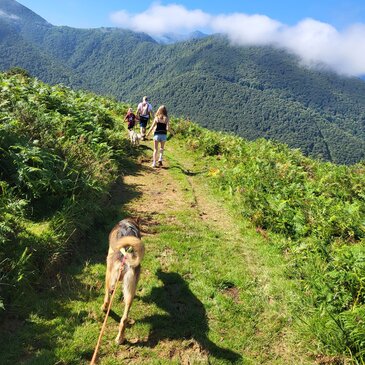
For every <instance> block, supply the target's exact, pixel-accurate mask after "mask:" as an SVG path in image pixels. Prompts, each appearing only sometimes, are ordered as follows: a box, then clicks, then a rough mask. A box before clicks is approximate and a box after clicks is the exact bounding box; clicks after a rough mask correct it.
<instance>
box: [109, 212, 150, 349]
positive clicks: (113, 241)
mask: <svg viewBox="0 0 365 365" xmlns="http://www.w3.org/2000/svg"><path fill="white" fill-rule="evenodd" d="M143 256H144V245H143V243H142V242H141V234H140V231H139V225H138V222H136V221H134V220H132V219H123V220H121V221H120V222H119V223H118V224H117V225H116V226H115V227H114V228H113V229H112V230H111V232H110V234H109V252H108V257H107V260H106V262H107V268H106V275H105V297H104V304H103V305H102V310H103V311H107V309H108V306H109V302H110V296H111V294H112V293H113V290H114V288H115V285H116V282H117V280H118V275H119V272H120V268H121V265H122V260H123V257H125V263H124V268H123V271H122V276H121V277H122V281H123V296H124V304H125V307H124V313H123V317H122V319H121V320H120V324H119V332H118V335H117V337H116V339H115V341H116V342H117V343H118V344H121V343H123V341H124V331H125V327H126V324H127V320H128V314H129V310H130V309H131V306H132V302H133V299H134V296H135V293H136V288H137V283H138V280H139V276H140V272H141V265H140V263H141V261H142V259H143Z"/></svg>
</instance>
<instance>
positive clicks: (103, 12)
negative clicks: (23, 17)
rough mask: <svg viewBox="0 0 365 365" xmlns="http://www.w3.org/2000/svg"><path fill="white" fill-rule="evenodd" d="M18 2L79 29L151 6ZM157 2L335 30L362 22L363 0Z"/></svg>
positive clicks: (98, 0)
mask: <svg viewBox="0 0 365 365" xmlns="http://www.w3.org/2000/svg"><path fill="white" fill-rule="evenodd" d="M18 2H19V3H21V4H22V5H24V6H26V7H28V8H29V9H31V10H33V11H34V12H35V13H37V14H38V15H41V16H42V17H43V18H45V19H46V20H47V21H49V22H50V23H52V24H54V25H68V26H71V27H79V28H84V27H102V26H115V24H114V23H113V22H111V20H110V17H109V15H110V14H111V13H113V12H116V11H120V10H126V11H127V12H129V13H140V12H143V11H145V10H146V9H148V8H149V7H150V5H151V4H153V3H154V2H153V1H145V0H139V1H122V0H104V1H103V0H19V1H18ZM155 3H156V2H155ZM159 3H160V4H162V5H167V4H173V3H175V4H181V5H184V6H185V7H186V8H187V9H190V10H193V9H201V10H203V11H204V12H207V13H210V14H221V13H225V14H229V13H234V12H240V13H246V14H262V15H266V16H268V17H270V18H272V19H275V20H279V21H280V22H282V23H285V24H288V25H294V24H295V23H297V22H299V21H300V20H302V19H304V18H308V17H310V18H314V19H316V20H319V21H322V22H326V23H329V24H332V25H333V26H335V27H336V28H338V29H341V28H343V27H347V26H349V25H350V24H353V23H356V22H362V23H365V1H364V0H306V1H302V0H301V1H295V0H290V1H289V0H255V1H253V0H246V1H242V0H241V1H240V0H225V1H212V0H200V1H192V0H190V1H188V0H183V1H160V2H159Z"/></svg>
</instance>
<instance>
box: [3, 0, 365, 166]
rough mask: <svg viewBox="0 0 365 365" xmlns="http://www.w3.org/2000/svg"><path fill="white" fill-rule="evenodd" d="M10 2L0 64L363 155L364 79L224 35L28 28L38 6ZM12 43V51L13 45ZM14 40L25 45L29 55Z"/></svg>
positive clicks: (251, 134)
mask: <svg viewBox="0 0 365 365" xmlns="http://www.w3.org/2000/svg"><path fill="white" fill-rule="evenodd" d="M4 4H7V6H6V7H4ZM9 4H10V5H11V4H13V5H14V4H17V3H16V2H15V1H11V0H6V1H5V0H3V1H2V2H0V7H2V8H4V9H7V11H12V12H15V13H17V14H19V16H20V19H21V20H19V21H18V22H15V25H14V22H11V24H12V26H15V27H16V29H17V30H18V32H19V33H18V34H19V35H20V36H21V38H19V39H14V38H9V37H3V38H2V40H1V42H0V54H2V55H3V57H2V58H1V60H0V68H1V69H3V70H6V69H7V68H8V67H10V66H21V67H25V68H27V70H28V71H29V72H30V73H31V74H32V75H35V76H38V77H41V78H42V79H43V80H45V81H47V82H51V83H53V82H55V81H58V82H64V83H66V84H67V85H72V86H77V87H83V88H88V89H91V90H93V91H95V92H98V93H100V94H107V95H113V96H115V97H116V98H118V99H119V100H124V101H128V102H131V103H137V101H139V100H140V99H141V97H142V96H143V95H145V94H148V95H150V98H151V100H152V102H153V104H154V105H158V104H162V103H164V104H166V105H168V107H169V110H171V111H172V112H173V113H174V114H175V115H180V116H185V117H192V118H194V120H195V121H197V122H198V123H199V124H200V125H202V126H205V127H208V128H210V129H214V130H223V131H230V132H234V133H235V134H237V135H239V136H242V137H245V138H247V139H250V140H254V139H256V138H259V137H264V138H267V139H272V140H276V141H280V142H284V143H286V144H288V145H289V146H291V147H294V148H300V149H301V150H302V152H304V153H305V154H306V155H311V156H314V157H319V158H322V159H324V160H328V161H333V162H335V163H340V164H353V163H356V162H359V161H361V160H363V159H364V157H365V152H364V151H365V126H364V123H363V120H364V118H365V97H364V95H365V83H364V81H362V80H358V79H355V78H344V77H340V76H338V75H336V74H334V73H331V72H328V71H326V70H322V71H318V70H310V69H307V68H304V67H301V66H300V63H299V60H298V59H297V58H296V57H294V56H293V55H290V54H288V53H286V52H285V51H283V50H277V49H272V48H268V47H234V46H231V45H230V44H229V43H228V41H227V40H226V39H224V38H222V37H220V36H211V37H206V38H203V39H197V40H193V41H189V42H181V43H177V44H173V45H160V44H157V43H156V42H155V41H154V40H153V39H152V38H150V37H149V36H147V35H144V34H138V33H134V32H131V31H126V30H118V29H112V28H110V29H106V28H101V29H89V30H87V29H84V30H81V29H73V28H69V27H55V26H51V25H50V24H48V23H47V22H45V21H44V20H43V19H42V18H39V19H38V18H37V19H36V21H34V23H35V24H36V26H34V27H33V28H32V23H31V22H29V19H33V17H34V16H35V14H34V13H30V14H28V15H27V16H26V15H25V14H27V9H26V8H24V7H21V6H15V5H14V6H12V7H11V6H10V5H9ZM18 5H19V4H18ZM5 23H6V22H5V20H4V18H2V22H1V24H0V29H2V28H3V24H5ZM18 41H19V42H20V43H18ZM24 42H25V43H24ZM9 44H13V45H14V47H15V48H14V50H16V52H15V51H14V52H12V53H11V54H9V52H8V51H7V50H8V48H9ZM19 49H31V52H29V55H30V56H29V57H28V56H27V54H25V53H24V52H20V53H19V51H18V50H19ZM34 52H35V53H34ZM39 64H41V65H47V67H45V66H44V67H39ZM57 75H59V79H58V80H57Z"/></svg>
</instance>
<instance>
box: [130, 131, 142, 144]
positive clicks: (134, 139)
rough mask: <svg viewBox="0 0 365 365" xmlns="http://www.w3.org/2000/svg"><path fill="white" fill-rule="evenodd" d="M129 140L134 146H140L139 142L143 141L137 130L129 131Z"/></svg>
mask: <svg viewBox="0 0 365 365" xmlns="http://www.w3.org/2000/svg"><path fill="white" fill-rule="evenodd" d="M129 140H130V142H131V144H132V146H139V141H140V140H141V135H140V133H137V132H136V131H135V130H133V129H131V130H130V131H129Z"/></svg>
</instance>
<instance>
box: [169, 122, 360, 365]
mask: <svg viewBox="0 0 365 365" xmlns="http://www.w3.org/2000/svg"><path fill="white" fill-rule="evenodd" d="M175 128H176V130H175V131H176V133H177V135H183V136H184V137H185V138H184V139H183V141H184V142H185V143H186V145H187V146H188V149H189V152H187V153H195V154H197V158H199V157H198V156H200V158H203V159H204V160H205V161H204V163H205V164H206V165H207V166H209V168H208V171H207V175H208V176H209V180H210V182H211V184H213V186H215V188H216V189H217V191H219V192H220V193H221V194H223V195H224V196H225V197H226V199H227V200H229V201H231V202H232V204H233V206H234V207H235V208H234V209H235V211H236V212H237V214H240V216H241V218H242V219H249V220H250V221H251V222H252V224H253V225H254V226H255V227H256V229H257V232H258V233H260V234H262V235H263V236H264V237H265V238H266V239H267V240H268V243H269V244H272V245H275V246H279V247H280V246H281V249H282V252H283V254H284V255H285V256H286V258H287V260H288V261H287V263H288V266H287V275H288V276H289V277H291V278H296V279H297V280H299V281H300V282H301V285H302V303H303V308H302V311H303V312H301V314H298V316H299V318H300V319H301V320H303V327H304V328H307V330H308V331H309V332H310V333H312V334H314V335H315V336H316V338H317V339H318V340H319V341H320V342H321V343H322V344H323V345H324V346H325V347H326V348H327V349H329V350H330V352H332V353H335V354H336V353H337V354H347V355H349V356H350V357H351V358H352V360H353V361H354V363H356V364H358V363H359V364H362V363H363V362H364V360H365V352H364V349H365V346H364V345H365V321H364V319H363V315H364V313H365V312H364V311H365V291H364V280H365V275H364V273H365V246H364V238H365V221H364V217H365V195H364V192H365V174H364V172H365V171H364V165H363V164H358V165H354V166H353V167H344V166H335V165H333V164H330V163H321V162H317V161H314V160H311V159H308V158H306V157H304V156H303V155H302V154H301V153H300V152H299V151H294V150H289V149H288V148H287V147H286V146H285V145H282V144H275V143H271V142H267V141H264V140H258V141H256V142H254V143H252V142H248V141H245V140H242V139H239V138H237V137H234V136H230V135H224V134H218V133H214V132H209V131H207V130H204V129H202V128H200V127H197V126H196V125H195V124H192V123H189V122H184V121H182V122H180V124H177V126H176V127H175ZM191 151H193V152H191ZM275 234H278V235H279V236H276V235H275ZM279 237H284V238H285V240H284V241H281V242H280V238H279ZM332 360H333V362H330V363H342V362H341V361H340V360H334V359H332ZM336 361H339V362H336Z"/></svg>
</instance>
